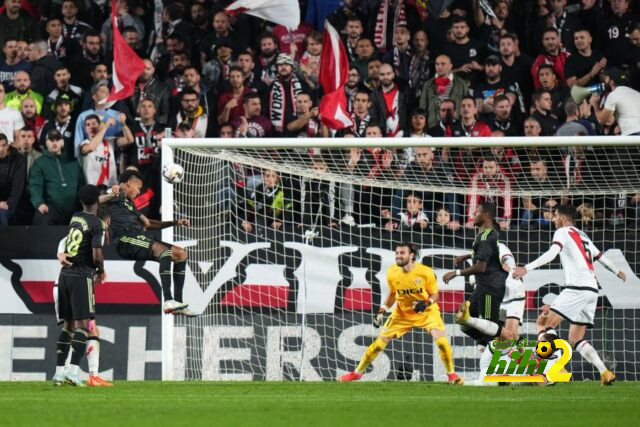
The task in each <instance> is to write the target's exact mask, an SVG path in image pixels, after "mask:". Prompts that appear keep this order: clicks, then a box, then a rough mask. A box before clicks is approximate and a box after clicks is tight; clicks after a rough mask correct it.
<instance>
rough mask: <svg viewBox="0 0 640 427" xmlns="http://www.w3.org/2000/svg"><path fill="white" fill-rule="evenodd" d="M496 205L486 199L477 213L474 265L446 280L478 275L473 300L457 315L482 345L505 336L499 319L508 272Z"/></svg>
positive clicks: (463, 326) (460, 259)
mask: <svg viewBox="0 0 640 427" xmlns="http://www.w3.org/2000/svg"><path fill="white" fill-rule="evenodd" d="M495 216H496V206H495V205H494V204H493V203H490V202H486V201H485V202H482V203H480V204H479V205H478V207H477V209H476V212H475V224H476V225H477V226H478V227H480V232H479V233H478V235H477V236H476V239H475V241H474V242H473V246H472V256H473V261H474V264H473V265H472V266H471V267H467V268H465V269H462V270H460V269H458V270H455V271H449V272H447V273H445V275H444V277H443V278H442V279H443V281H444V283H449V281H450V280H451V279H453V278H454V277H456V276H470V275H472V274H473V275H474V276H475V278H476V286H475V288H474V290H473V293H472V294H471V298H470V299H469V301H464V302H463V303H462V304H461V305H460V308H459V309H458V312H457V313H456V316H455V321H456V323H460V324H461V325H462V327H461V328H460V329H461V330H462V331H463V332H464V333H465V334H467V335H468V336H470V337H471V338H473V339H474V340H476V342H477V343H478V344H480V345H485V346H486V345H487V344H488V343H489V341H490V340H491V339H492V338H493V337H496V336H501V335H502V326H501V324H500V321H499V317H500V304H501V303H502V300H503V297H504V294H505V287H506V279H507V272H506V271H504V270H503V269H502V264H501V262H500V250H499V248H498V231H497V230H496V229H495V226H494V224H495ZM467 258H468V255H462V256H459V257H456V259H455V263H456V264H459V263H460V262H462V261H465V260H466V259H467ZM511 338H515V337H511Z"/></svg>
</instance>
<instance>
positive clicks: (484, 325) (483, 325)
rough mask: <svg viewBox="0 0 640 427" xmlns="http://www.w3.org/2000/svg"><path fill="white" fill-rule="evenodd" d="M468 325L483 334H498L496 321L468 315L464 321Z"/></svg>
mask: <svg viewBox="0 0 640 427" xmlns="http://www.w3.org/2000/svg"><path fill="white" fill-rule="evenodd" d="M465 323H466V324H467V325H468V326H471V327H472V328H474V329H477V330H479V331H480V332H482V333H483V334H486V335H489V336H491V337H495V336H496V335H498V332H499V330H500V327H499V326H498V324H497V323H495V322H492V321H491V320H487V319H478V318H477V317H470V318H469V319H467V321H466V322H465Z"/></svg>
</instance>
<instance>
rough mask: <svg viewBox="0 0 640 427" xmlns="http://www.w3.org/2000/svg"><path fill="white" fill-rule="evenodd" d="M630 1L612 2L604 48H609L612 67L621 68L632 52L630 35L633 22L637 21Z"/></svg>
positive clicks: (608, 60)
mask: <svg viewBox="0 0 640 427" xmlns="http://www.w3.org/2000/svg"><path fill="white" fill-rule="evenodd" d="M629 6H630V3H629V0H611V10H612V12H613V14H612V15H610V16H609V17H608V18H607V19H606V21H605V26H606V30H605V33H604V37H605V41H604V46H606V47H607V64H608V65H609V66H611V67H621V66H622V65H624V64H625V62H626V59H627V57H628V55H629V52H631V43H630V42H629V33H630V32H631V30H632V29H633V22H634V21H637V16H634V14H633V12H632V11H631V10H630V7H629Z"/></svg>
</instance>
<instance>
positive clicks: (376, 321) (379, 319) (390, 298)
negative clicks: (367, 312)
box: [373, 292, 396, 328]
mask: <svg viewBox="0 0 640 427" xmlns="http://www.w3.org/2000/svg"><path fill="white" fill-rule="evenodd" d="M395 302H396V294H395V292H390V293H389V295H387V299H386V300H385V301H384V304H382V305H381V306H380V308H379V309H378V313H377V314H376V317H374V318H373V326H374V327H376V328H379V327H380V326H382V325H383V324H384V314H385V313H386V312H387V311H388V310H389V309H390V308H391V306H392V305H393V304H395Z"/></svg>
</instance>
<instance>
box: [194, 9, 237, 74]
mask: <svg viewBox="0 0 640 427" xmlns="http://www.w3.org/2000/svg"><path fill="white" fill-rule="evenodd" d="M211 23H212V25H213V31H212V32H209V33H208V35H206V36H205V37H204V38H203V39H202V41H201V42H200V49H201V51H200V63H201V65H204V64H205V63H206V62H208V61H210V60H212V59H213V58H215V56H216V49H217V45H218V39H222V38H224V39H233V38H235V37H234V34H233V33H232V31H231V21H230V20H229V15H227V14H226V12H224V11H218V12H216V13H215V14H214V15H213V21H211Z"/></svg>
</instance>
